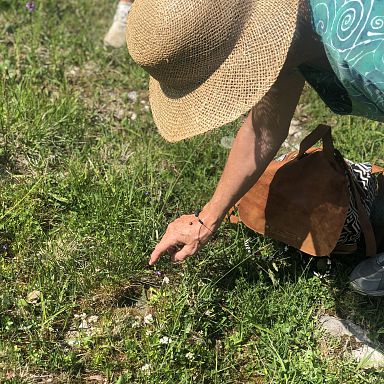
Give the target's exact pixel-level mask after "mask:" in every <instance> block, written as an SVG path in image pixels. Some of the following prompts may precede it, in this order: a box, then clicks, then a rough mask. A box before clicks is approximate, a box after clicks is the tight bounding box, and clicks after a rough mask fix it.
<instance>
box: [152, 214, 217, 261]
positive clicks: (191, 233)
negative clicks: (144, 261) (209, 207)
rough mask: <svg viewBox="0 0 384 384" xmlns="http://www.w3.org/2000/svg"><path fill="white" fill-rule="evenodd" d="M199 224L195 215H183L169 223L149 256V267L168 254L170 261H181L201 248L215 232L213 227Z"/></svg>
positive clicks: (202, 218)
mask: <svg viewBox="0 0 384 384" xmlns="http://www.w3.org/2000/svg"><path fill="white" fill-rule="evenodd" d="M200 217H201V220H202V222H203V223H204V224H201V223H200V222H199V218H197V217H196V216H195V215H183V216H181V217H179V218H178V219H176V220H175V221H173V222H172V223H170V224H169V225H168V228H167V230H166V232H165V234H164V236H163V238H162V239H161V241H160V242H159V243H158V244H157V246H156V248H155V250H154V251H153V252H152V254H151V258H150V260H149V265H154V264H155V263H156V262H157V261H158V260H159V259H160V257H161V256H162V255H164V254H165V253H169V254H170V255H171V260H172V261H183V260H185V259H186V258H187V257H189V256H192V255H194V254H195V253H196V252H197V251H198V250H199V249H200V248H202V247H203V246H204V245H205V244H206V243H207V242H208V240H209V239H210V237H211V236H212V235H213V232H214V231H215V230H216V226H215V225H211V224H209V222H208V221H207V222H205V220H204V216H200Z"/></svg>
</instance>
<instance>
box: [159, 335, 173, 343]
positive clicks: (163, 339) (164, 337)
mask: <svg viewBox="0 0 384 384" xmlns="http://www.w3.org/2000/svg"><path fill="white" fill-rule="evenodd" d="M159 343H160V344H171V343H172V339H171V338H170V337H168V336H163V337H161V338H160V340H159Z"/></svg>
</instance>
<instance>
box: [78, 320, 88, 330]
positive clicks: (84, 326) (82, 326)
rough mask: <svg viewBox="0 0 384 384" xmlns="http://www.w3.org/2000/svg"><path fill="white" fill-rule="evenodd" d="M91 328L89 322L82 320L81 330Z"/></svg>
mask: <svg viewBox="0 0 384 384" xmlns="http://www.w3.org/2000/svg"><path fill="white" fill-rule="evenodd" d="M88 328H89V325H88V323H87V320H85V319H83V320H81V323H80V325H79V329H88Z"/></svg>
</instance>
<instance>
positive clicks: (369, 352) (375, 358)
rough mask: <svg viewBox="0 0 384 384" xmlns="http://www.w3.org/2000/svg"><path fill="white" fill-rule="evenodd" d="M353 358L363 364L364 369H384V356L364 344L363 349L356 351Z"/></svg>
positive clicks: (353, 352)
mask: <svg viewBox="0 0 384 384" xmlns="http://www.w3.org/2000/svg"><path fill="white" fill-rule="evenodd" d="M352 356H353V358H354V359H355V360H357V361H358V362H360V363H361V367H362V368H381V367H384V355H383V354H382V353H381V352H379V351H378V350H376V349H374V348H372V347H370V346H368V345H365V344H364V345H363V346H362V347H360V348H358V349H354V350H353V351H352Z"/></svg>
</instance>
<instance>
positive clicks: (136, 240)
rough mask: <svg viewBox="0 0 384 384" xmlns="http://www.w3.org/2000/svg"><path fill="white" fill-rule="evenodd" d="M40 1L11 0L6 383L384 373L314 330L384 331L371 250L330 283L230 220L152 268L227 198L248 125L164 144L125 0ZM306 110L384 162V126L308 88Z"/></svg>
mask: <svg viewBox="0 0 384 384" xmlns="http://www.w3.org/2000/svg"><path fill="white" fill-rule="evenodd" d="M36 3H37V9H36V11H35V12H34V13H32V14H29V13H28V12H27V11H26V9H25V2H24V1H17V0H0V29H1V34H0V57H1V60H0V175H1V178H0V218H1V220H0V283H1V291H0V381H1V382H2V383H35V382H36V383H42V382H44V383H45V382H47V383H48V382H53V383H80V382H113V383H120V384H121V383H192V382H196V383H220V384H222V383H325V382H326V383H338V384H339V383H359V384H360V383H378V382H381V381H382V380H384V376H383V372H382V371H380V370H364V369H363V368H362V367H361V366H359V365H358V364H357V363H355V362H353V361H351V360H349V359H347V358H345V357H344V355H343V352H344V350H345V349H348V348H350V344H348V343H347V344H345V340H344V341H337V340H333V341H329V340H328V341H325V339H324V336H323V335H322V333H321V331H320V330H319V329H318V328H317V326H316V319H317V317H318V315H319V314H321V313H325V312H327V313H331V314H337V315H339V316H341V317H344V318H349V319H352V320H353V321H355V322H356V323H358V324H360V325H362V326H363V327H365V328H366V329H368V330H369V331H370V336H371V337H372V338H373V339H375V340H376V341H378V342H383V341H384V339H383V333H384V327H383V324H384V312H383V309H382V301H381V299H374V298H366V297H361V296H358V295H356V294H354V293H353V292H351V291H350V290H349V289H348V286H347V281H348V273H349V272H350V271H351V270H352V268H353V266H354V265H355V264H356V262H357V261H358V255H357V256H353V257H349V258H344V259H335V260H334V270H333V273H332V275H331V276H330V277H329V278H328V279H319V278H317V277H316V276H314V275H313V273H312V269H313V267H314V264H315V263H316V261H314V260H307V259H305V260H303V259H301V258H300V257H299V256H298V255H297V254H296V253H295V252H294V251H293V250H288V251H287V250H285V248H284V246H282V245H280V244H277V243H274V242H272V241H271V240H268V239H263V238H261V237H255V242H254V248H253V252H252V253H251V254H249V253H248V252H247V250H246V249H245V247H244V241H245V240H246V239H247V238H249V237H252V236H253V235H252V233H250V232H249V231H248V230H247V229H245V228H244V227H241V226H230V225H223V226H222V227H221V229H220V231H219V233H218V234H217V235H216V236H215V238H214V240H213V241H212V242H211V243H210V244H209V245H208V246H207V247H206V248H205V249H204V250H203V251H202V252H200V254H199V255H198V256H197V257H195V258H191V259H190V260H188V262H187V263H185V264H184V265H176V266H175V265H172V264H170V263H169V262H168V261H167V260H166V258H164V260H162V261H161V262H160V264H159V265H158V266H157V267H156V269H157V270H158V271H157V273H155V269H153V268H149V267H148V266H147V260H148V256H149V254H150V252H151V250H152V249H153V247H154V245H155V244H156V242H157V240H158V239H159V237H160V236H161V235H162V233H163V232H164V230H165V228H166V225H167V223H168V222H169V221H170V220H172V219H174V218H176V217H177V216H178V215H180V214H183V213H186V212H191V211H193V210H194V209H196V208H198V207H201V206H202V205H203V204H204V203H205V202H206V201H207V199H208V198H209V196H210V195H211V194H212V192H213V190H214V186H215V184H216V182H217V180H218V178H219V176H220V172H221V170H222V168H223V165H224V162H225V158H226V156H227V154H228V149H226V148H224V147H222V146H221V145H220V140H221V138H222V137H223V136H225V135H233V134H234V133H235V131H236V128H237V125H236V123H234V124H232V125H230V126H228V127H225V128H223V129H220V130H216V131H214V132H212V133H209V134H207V135H204V136H199V137H196V138H194V139H192V140H188V141H186V142H181V143H177V144H168V143H166V142H164V141H163V140H162V139H161V138H160V136H159V135H158V134H157V132H156V129H155V127H154V124H153V122H152V119H151V115H150V113H149V111H148V100H147V76H146V74H145V73H144V71H143V70H141V69H140V68H138V67H137V66H136V65H135V64H134V63H133V62H132V60H131V59H130V57H129V55H128V53H127V51H126V50H125V49H121V50H106V49H104V48H103V46H102V38H103V34H104V32H105V31H106V29H107V27H108V24H109V22H110V21H111V19H112V16H113V11H114V10H113V7H111V4H110V2H104V1H101V0H95V1H93V2H92V6H91V2H89V1H85V0H78V1H74V0H67V1H65V2H56V1H52V0H41V1H37V2H36ZM133 90H135V91H136V92H137V95H138V100H137V101H132V95H131V94H130V93H129V92H131V91H133ZM297 116H298V118H299V119H300V121H301V122H302V124H303V127H304V128H305V129H311V128H313V127H314V126H315V125H316V124H317V123H319V122H328V123H331V124H332V125H333V126H334V136H335V141H336V145H337V147H338V148H339V149H340V150H341V151H342V152H343V153H344V155H345V156H346V157H348V158H351V159H354V160H356V161H360V160H364V161H373V162H377V163H378V164H382V158H383V153H384V140H383V137H384V131H383V128H382V125H380V124H378V123H374V122H370V121H366V120H362V119H359V118H355V117H337V116H335V115H332V114H331V113H330V112H329V111H328V110H327V109H326V108H325V107H324V105H323V104H322V102H321V101H320V100H319V99H318V98H317V96H316V95H314V93H313V92H312V91H310V90H309V89H307V90H306V91H305V93H304V95H303V97H302V100H301V102H300V106H299V108H298V112H297ZM382 165H383V164H382ZM272 256H273V257H274V259H273V261H272V262H271V261H266V259H268V257H272Z"/></svg>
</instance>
